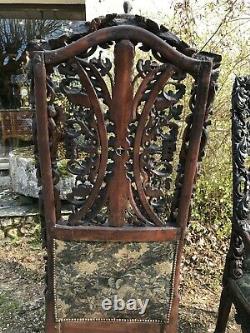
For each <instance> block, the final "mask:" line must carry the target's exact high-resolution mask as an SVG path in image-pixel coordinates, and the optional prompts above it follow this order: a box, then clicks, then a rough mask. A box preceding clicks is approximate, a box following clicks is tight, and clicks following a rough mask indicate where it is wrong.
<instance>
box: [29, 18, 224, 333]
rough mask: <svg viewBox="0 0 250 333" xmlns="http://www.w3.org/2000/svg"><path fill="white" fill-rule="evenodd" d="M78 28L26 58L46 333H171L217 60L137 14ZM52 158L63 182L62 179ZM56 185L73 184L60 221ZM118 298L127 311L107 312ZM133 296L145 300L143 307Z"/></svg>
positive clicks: (103, 19) (175, 313) (113, 310)
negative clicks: (29, 61) (61, 164)
mask: <svg viewBox="0 0 250 333" xmlns="http://www.w3.org/2000/svg"><path fill="white" fill-rule="evenodd" d="M85 29H86V31H84V33H83V37H81V38H80V39H79V36H77V37H76V36H75V37H74V38H72V39H71V40H70V42H72V40H74V39H75V41H74V42H72V43H70V44H69V45H67V46H64V47H61V48H59V49H56V50H53V51H44V52H43V51H42V52H34V55H33V70H34V87H35V101H36V110H37V112H36V124H35V127H34V128H35V133H36V135H37V148H36V149H38V151H36V153H38V155H39V163H38V166H39V171H40V176H41V185H42V192H41V197H42V207H43V212H44V217H45V224H44V225H43V231H44V235H45V245H46V248H47V253H48V258H47V284H48V285H47V289H46V308H47V313H46V332H71V333H72V332H81V333H83V332H88V333H91V332H114V331H115V332H117V333H119V332H125V331H126V332H131V333H132V332H133V333H139V332H143V333H149V332H154V333H157V332H159V333H160V332H163V331H164V332H169V333H170V332H171V333H174V332H176V331H177V326H178V322H177V318H178V302H179V296H178V288H179V271H180V260H181V253H182V248H183V239H184V232H185V228H186V225H187V222H188V219H189V208H190V200H191V195H192V189H193V184H194V179H195V175H196V170H197V162H198V159H199V157H201V155H202V154H203V146H204V143H205V140H206V135H205V128H206V125H207V116H208V113H209V111H210V104H211V101H212V99H213V95H214V83H215V82H214V81H212V80H211V74H212V69H214V68H216V67H218V64H217V62H218V60H219V59H220V57H218V56H217V57H216V56H214V58H213V59H212V58H209V57H207V56H206V54H202V55H201V54H200V55H197V56H195V55H194V51H193V50H192V49H190V48H189V47H188V45H187V44H185V43H183V42H182V41H180V40H178V39H177V37H176V36H174V35H172V34H171V33H170V32H169V31H168V30H167V29H166V28H164V27H159V26H158V25H157V24H156V23H154V22H152V21H150V20H145V19H144V18H141V17H139V16H136V17H132V16H116V15H113V16H108V17H106V18H99V19H96V20H94V21H93V22H92V23H91V24H86V26H85ZM61 41H62V39H61V40H60V42H61ZM53 43H54V44H55V41H53ZM59 44H60V43H59ZM56 45H58V44H56ZM100 49H101V50H102V51H101V52H100V53H99V54H97V55H96V53H95V52H97V51H98V50H100ZM192 54H193V57H190V55H192ZM142 56H143V59H141V58H140V57H142ZM212 60H214V62H213V61H212ZM53 80H54V82H55V83H53ZM191 83H192V89H190V91H187V89H188V87H189V86H190V84H191ZM62 114H63V115H64V119H65V121H64V126H63V127H64V128H62V127H61V126H59V124H58V119H59V118H62V117H61V115H62ZM62 133H63V134H62ZM62 135H63V137H64V142H65V149H64V150H63V149H61V148H60V149H59V148H58V142H59V141H60V140H59V139H60V137H62ZM58 151H59V152H63V154H65V158H66V161H67V163H66V164H67V167H66V169H67V172H68V180H65V179H64V180H63V179H61V180H60V177H59V171H58V168H57V159H58V156H57V155H58ZM59 181H69V183H70V182H71V183H73V187H72V189H69V193H68V201H69V202H70V204H71V208H72V209H71V212H70V213H69V214H68V216H66V217H65V216H62V213H61V202H60V198H59V193H58V183H59ZM116 296H117V297H118V298H119V299H120V300H121V304H123V303H122V302H123V301H124V302H126V304H125V309H124V311H115V309H114V308H113V307H112V306H113V305H114V302H115V297H116ZM131 299H132V300H131ZM133 299H135V300H136V302H137V301H138V300H139V299H141V300H143V301H145V302H147V300H148V306H147V310H146V311H145V312H144V313H141V312H142V311H140V309H139V308H138V307H136V305H135V303H133ZM103 301H104V303H103ZM105 301H106V302H107V303H105ZM110 302H111V303H112V305H110ZM136 304H138V302H137V303H136ZM103 306H104V307H105V306H107V307H108V308H109V309H108V310H107V311H106V310H105V309H103Z"/></svg>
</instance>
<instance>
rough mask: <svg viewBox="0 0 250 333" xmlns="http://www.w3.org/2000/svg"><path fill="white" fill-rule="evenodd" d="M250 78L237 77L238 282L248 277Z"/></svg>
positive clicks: (234, 249) (233, 254)
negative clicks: (245, 276) (246, 275)
mask: <svg viewBox="0 0 250 333" xmlns="http://www.w3.org/2000/svg"><path fill="white" fill-rule="evenodd" d="M249 129H250V77H242V78H241V77H237V78H236V79H235V83H234V87H233V94H232V137H233V231H232V244H231V251H230V253H229V258H231V260H230V267H231V274H232V276H233V277H234V278H235V279H238V278H240V277H242V275H243V274H244V265H243V262H244V258H245V255H246V252H245V245H244V240H243V237H242V234H241V232H240V231H243V232H245V233H249V232H250V209H249V201H250V188H249V184H250V171H249V165H248V166H247V162H248V161H249V156H250V136H249Z"/></svg>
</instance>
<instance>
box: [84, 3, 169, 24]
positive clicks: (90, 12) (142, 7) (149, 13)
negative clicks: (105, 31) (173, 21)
mask: <svg viewBox="0 0 250 333" xmlns="http://www.w3.org/2000/svg"><path fill="white" fill-rule="evenodd" d="M85 3H86V18H87V21H91V20H92V19H93V18H95V17H98V16H104V15H106V14H112V13H119V14H121V13H124V11H123V3H124V0H86V1H85ZM130 3H131V4H132V7H133V10H132V12H131V13H132V14H138V15H142V16H146V17H150V18H151V19H152V20H156V21H159V18H163V17H164V16H169V14H170V12H171V11H172V8H171V3H172V1H171V0H130Z"/></svg>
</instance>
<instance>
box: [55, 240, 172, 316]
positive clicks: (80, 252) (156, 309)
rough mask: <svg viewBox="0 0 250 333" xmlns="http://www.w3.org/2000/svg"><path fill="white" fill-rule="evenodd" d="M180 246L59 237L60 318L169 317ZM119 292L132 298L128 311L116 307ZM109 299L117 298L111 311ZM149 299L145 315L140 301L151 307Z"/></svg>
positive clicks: (57, 292)
mask: <svg viewBox="0 0 250 333" xmlns="http://www.w3.org/2000/svg"><path fill="white" fill-rule="evenodd" d="M176 247H177V244H176V242H162V243H156V242H150V243H138V242H129V243H122V242H100V241H96V242H87V241H81V242H76V241H71V242H64V241H59V240H56V241H55V305H56V315H57V320H58V321H64V320H79V319H82V320H110V319H111V320H117V319H120V320H129V321H131V320H138V321H144V320H145V321H148V320H152V321H168V314H169V311H170V308H171V298H172V285H173V273H174V267H175V254H176ZM115 296H116V297H117V299H122V300H123V301H125V302H126V307H125V309H124V310H120V311H119V310H114V297H115ZM105 299H110V300H111V301H112V308H111V309H109V310H107V309H106V308H105V309H103V306H102V302H103V301H104V300H105ZM147 299H148V304H147V307H146V310H145V312H144V313H142V312H143V309H142V307H141V303H138V302H139V301H138V300H141V302H142V303H143V304H144V305H145V302H146V300H147ZM129 300H130V301H129ZM131 300H132V301H131ZM133 300H136V309H135V301H133ZM128 301H129V302H128ZM107 302H108V303H109V301H107ZM127 302H128V303H127ZM119 304H120V305H119V306H121V305H122V304H121V303H119ZM127 306H128V308H127ZM131 308H132V309H131Z"/></svg>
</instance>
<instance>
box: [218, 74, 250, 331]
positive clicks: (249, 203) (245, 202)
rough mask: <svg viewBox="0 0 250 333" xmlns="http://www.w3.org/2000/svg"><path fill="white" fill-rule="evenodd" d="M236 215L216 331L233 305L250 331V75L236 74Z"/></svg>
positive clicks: (233, 107) (234, 208)
mask: <svg viewBox="0 0 250 333" xmlns="http://www.w3.org/2000/svg"><path fill="white" fill-rule="evenodd" d="M232 156H233V217H232V235H231V242H230V248H229V251H228V255H227V260H226V265H225V271H224V276H223V291H222V295H221V301H220V308H219V314H218V321H217V326H216V330H215V332H216V333H224V332H225V331H226V326H227V321H228V316H229V313H230V310H231V306H232V304H234V305H235V307H236V310H237V315H236V319H237V322H238V323H239V324H240V325H241V327H242V331H243V332H244V333H249V332H250V165H249V158H250V76H246V77H236V79H235V83H234V86H233V92H232Z"/></svg>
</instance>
